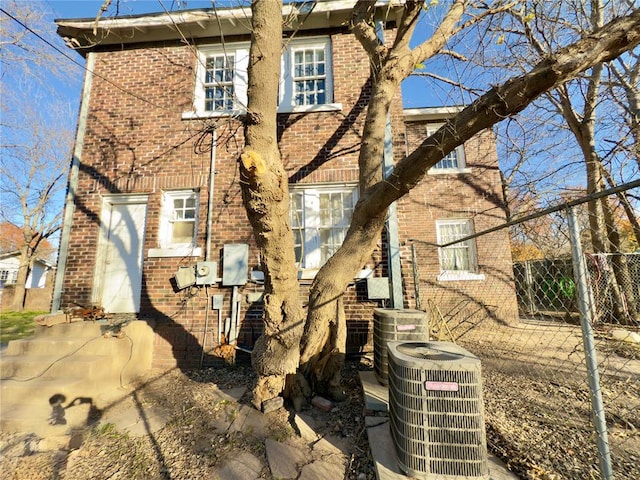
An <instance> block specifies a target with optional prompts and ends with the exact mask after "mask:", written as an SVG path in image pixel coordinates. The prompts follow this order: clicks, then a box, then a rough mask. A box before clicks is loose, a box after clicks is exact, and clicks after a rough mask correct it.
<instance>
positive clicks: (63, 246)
mask: <svg viewBox="0 0 640 480" xmlns="http://www.w3.org/2000/svg"><path fill="white" fill-rule="evenodd" d="M95 63H96V60H95V53H93V52H89V53H88V54H87V63H86V66H85V72H86V73H85V77H84V85H83V86H82V99H81V100H80V112H79V114H78V130H77V132H76V142H75V145H74V147H73V158H72V160H71V169H70V172H69V184H68V186H67V195H66V198H65V205H64V216H63V220H62V234H61V235H60V251H59V253H58V268H57V270H56V279H55V283H54V285H53V299H52V302H51V312H52V313H55V312H57V311H58V310H60V303H61V301H62V290H63V283H64V275H65V271H66V269H67V259H68V256H69V241H70V239H71V227H72V224H73V213H74V212H75V199H76V189H77V188H78V175H79V171H80V159H81V158H82V147H83V145H84V135H85V132H86V130H87V116H88V113H89V100H90V97H91V86H92V84H93V69H94V67H95Z"/></svg>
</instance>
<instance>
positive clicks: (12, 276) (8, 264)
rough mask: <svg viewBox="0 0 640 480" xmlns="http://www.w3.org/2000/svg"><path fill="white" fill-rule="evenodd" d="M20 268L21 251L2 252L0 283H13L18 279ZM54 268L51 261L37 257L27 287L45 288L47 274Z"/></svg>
mask: <svg viewBox="0 0 640 480" xmlns="http://www.w3.org/2000/svg"><path fill="white" fill-rule="evenodd" d="M19 268H20V252H8V253H3V254H0V284H2V285H13V284H15V283H16V280H17V279H18V269H19ZM52 270H53V265H51V264H50V263H49V262H47V261H45V260H42V259H39V258H36V259H35V260H33V263H32V264H31V269H30V270H29V276H28V277H27V281H26V283H25V288H44V287H45V285H46V283H47V275H48V274H49V272H51V271H52Z"/></svg>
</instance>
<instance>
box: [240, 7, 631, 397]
mask: <svg viewBox="0 0 640 480" xmlns="http://www.w3.org/2000/svg"><path fill="white" fill-rule="evenodd" d="M470 3H471V2H467V1H464V0H454V1H452V2H451V4H450V5H449V7H448V9H447V11H446V14H445V15H444V16H443V17H442V20H441V21H440V23H439V26H438V28H437V29H436V30H435V31H434V33H433V35H431V37H430V38H429V39H427V40H426V41H424V42H423V43H421V44H420V45H418V46H416V47H413V48H411V47H410V40H411V38H412V35H413V33H414V31H415V28H416V24H417V21H418V18H419V16H420V14H421V11H422V10H423V8H424V5H425V2H424V1H412V0H406V1H405V2H404V4H403V5H402V8H403V13H402V15H401V17H400V19H399V20H398V23H397V29H396V32H395V38H394V40H393V43H392V44H388V45H387V44H384V43H383V42H382V41H381V40H380V38H379V37H378V35H377V32H376V29H375V23H374V21H373V15H374V9H375V6H374V2H371V1H367V0H359V1H358V2H357V4H356V6H355V7H354V10H353V14H352V18H351V28H352V30H353V32H354V34H355V35H356V37H357V38H358V40H359V41H360V43H361V44H362V47H363V48H364V50H365V51H366V52H367V54H368V56H369V60H370V66H371V83H372V91H371V95H370V100H369V104H368V109H367V113H366V120H365V125H364V130H363V132H362V144H361V146H360V152H359V159H358V162H359V171H360V174H359V175H360V179H359V187H360V197H359V200H358V203H357V205H356V207H355V210H354V212H353V217H352V221H351V225H350V227H349V230H348V232H347V234H346V237H345V240H344V242H343V244H342V246H341V247H340V249H339V250H338V251H337V252H336V253H335V255H334V256H333V257H332V258H331V259H329V261H328V262H327V263H326V264H325V265H324V266H323V267H322V268H321V269H320V271H319V272H318V274H317V276H316V277H315V280H314V282H313V285H312V287H311V291H310V296H309V302H308V308H307V311H306V313H305V311H304V309H303V307H302V304H301V301H300V295H299V287H298V284H297V272H296V268H295V261H294V253H293V252H294V248H293V234H292V230H291V226H290V224H289V213H288V212H289V194H288V185H287V175H286V173H285V169H284V167H283V164H282V161H281V158H280V154H279V151H278V145H277V130H276V129H277V122H276V105H277V94H278V76H279V71H280V53H281V50H282V44H281V43H280V42H276V41H274V40H273V39H275V38H282V16H281V13H280V12H281V11H282V1H280V0H255V1H254V2H252V20H251V21H252V30H253V34H252V39H251V52H250V63H249V73H248V75H249V85H248V111H247V116H246V125H245V136H246V144H245V147H244V151H243V153H242V156H241V164H242V166H241V172H242V176H243V182H242V183H243V186H242V188H243V200H244V204H245V207H246V210H247V214H248V218H249V220H250V222H251V225H252V228H253V231H254V235H255V238H256V242H257V245H258V248H259V250H260V255H261V257H262V259H263V261H264V263H263V266H264V272H265V311H264V334H263V336H262V337H261V338H260V339H259V340H258V342H257V344H256V346H255V349H254V353H253V365H254V368H255V369H256V371H257V375H258V377H257V383H256V385H255V387H254V391H253V404H254V406H256V407H259V406H260V405H261V404H262V402H264V401H265V400H269V399H271V398H273V397H275V396H277V395H280V394H282V393H283V392H284V394H285V395H286V396H289V397H291V398H292V400H293V401H294V405H296V404H298V405H299V404H300V402H301V401H302V399H303V396H305V395H306V394H308V393H309V392H310V391H311V390H313V391H316V392H321V393H324V394H326V395H331V396H332V397H334V398H339V397H340V395H341V389H340V370H341V367H342V365H343V363H344V355H345V348H346V346H345V344H346V322H345V315H344V311H343V305H342V295H343V293H344V291H345V289H346V287H347V285H348V283H349V282H350V281H351V279H352V278H353V277H354V275H355V274H356V272H357V271H358V270H359V269H360V268H361V266H362V265H363V264H364V263H365V262H366V260H367V259H368V258H369V257H370V255H371V254H372V252H373V250H374V248H375V245H376V242H377V241H378V239H379V238H380V235H381V232H382V229H383V226H384V222H385V216H386V212H387V208H388V207H389V206H390V205H391V204H392V203H393V202H394V201H396V200H398V199H399V198H401V197H402V196H403V195H405V194H406V193H408V192H409V191H410V190H411V188H413V187H414V186H415V185H416V184H418V182H420V180H422V178H423V177H424V176H425V174H426V172H427V170H428V169H429V168H430V167H432V166H433V165H435V164H436V163H437V162H438V161H439V160H440V159H442V158H443V156H445V155H446V154H448V153H449V152H451V151H452V150H453V149H454V148H455V147H457V146H458V145H461V144H462V143H464V142H465V141H466V140H468V139H470V138H471V137H472V136H474V135H475V134H477V133H478V132H480V131H482V130H484V129H486V128H490V127H492V126H493V125H495V124H496V123H498V122H500V121H501V120H504V119H506V118H509V117H510V116H512V115H515V114H517V113H518V112H520V111H522V110H523V109H524V108H525V107H527V105H529V104H530V103H531V102H532V101H533V100H535V99H536V98H538V97H539V96H540V95H542V94H544V93H545V92H548V91H550V90H552V89H555V88H557V87H559V86H560V85H562V84H563V83H565V82H567V81H569V80H571V79H573V78H575V77H576V76H577V75H579V74H580V73H581V72H583V71H585V70H587V69H589V68H591V67H592V66H594V65H599V64H601V63H602V62H607V61H609V60H611V59H614V58H616V57H618V56H619V55H621V54H622V53H623V52H626V51H628V50H631V49H633V48H634V47H635V46H636V45H638V44H639V43H640V10H635V11H633V12H632V13H631V14H629V15H626V16H624V17H620V18H615V19H614V20H612V21H611V22H609V23H607V24H606V25H604V26H603V27H601V28H599V29H597V30H595V31H593V32H591V33H589V34H587V35H585V36H584V37H582V38H580V39H577V40H576V41H575V42H574V43H572V44H569V45H567V46H565V47H563V48H560V49H558V50H556V51H554V52H552V53H550V54H549V55H548V56H547V57H546V58H545V59H544V60H542V61H541V62H539V63H538V64H536V65H535V66H533V67H532V68H531V69H529V70H528V71H527V72H526V73H524V74H522V75H519V76H515V77H513V78H510V79H509V80H507V81H506V82H504V83H503V84H501V85H498V86H495V87H493V88H491V89H490V90H488V91H487V92H486V93H485V94H484V95H482V96H481V97H479V98H478V99H477V100H476V101H474V102H472V103H471V104H470V105H468V106H467V107H466V108H464V110H462V111H461V112H460V113H458V114H457V115H456V116H455V117H453V118H451V119H450V120H449V121H447V122H446V123H445V124H444V125H443V126H442V127H441V128H440V129H439V130H438V131H437V132H435V133H434V134H433V135H431V136H430V137H429V138H427V139H426V140H424V142H423V143H422V144H421V145H420V146H419V147H418V148H417V149H416V150H415V151H413V152H412V153H410V154H409V155H407V156H406V157H405V158H404V159H402V160H400V161H399V162H397V164H396V165H395V168H394V169H393V172H392V173H391V174H390V175H389V176H388V177H387V178H383V172H382V165H381V162H382V157H383V146H384V131H385V124H386V119H387V115H388V114H389V111H390V106H391V102H392V99H393V97H394V95H396V93H397V91H398V88H399V87H400V83H401V82H402V81H403V80H404V79H405V78H406V77H407V76H408V75H410V74H411V73H412V71H413V70H414V68H415V66H416V65H419V64H423V63H424V62H426V61H427V60H428V59H430V58H432V57H433V56H434V55H436V54H437V53H439V52H440V51H441V50H442V49H443V48H444V47H445V45H446V43H447V41H448V40H449V39H450V38H451V37H452V36H453V35H454V34H455V33H456V32H457V31H459V29H461V28H462V27H463V26H464V22H465V21H474V20H473V19H471V20H469V17H468V16H465V12H466V9H467V8H470V6H469V5H470ZM515 3H517V2H514V4H515ZM514 4H511V5H514ZM500 5H502V8H508V7H509V5H507V4H505V3H504V2H501V3H500Z"/></svg>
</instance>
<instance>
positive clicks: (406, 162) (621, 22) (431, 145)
mask: <svg viewBox="0 0 640 480" xmlns="http://www.w3.org/2000/svg"><path fill="white" fill-rule="evenodd" d="M638 44H640V9H637V10H634V11H633V12H632V13H631V14H630V15H628V16H625V17H621V18H617V19H614V20H612V21H611V22H609V23H608V24H607V25H605V26H604V27H603V28H601V29H599V30H597V31H595V32H593V33H591V34H590V35H587V36H586V37H584V38H582V39H580V40H579V41H577V42H575V43H574V44H571V45H569V46H567V47H565V48H563V49H560V50H559V51H557V52H556V54H555V55H553V56H550V57H549V58H547V59H545V60H543V61H541V62H540V63H538V64H537V65H536V66H534V67H533V68H532V69H531V70H530V71H529V72H528V73H526V74H525V75H521V76H517V77H514V78H511V79H510V80H508V81H507V82H505V83H504V84H502V85H500V86H497V87H494V88H492V89H491V90H489V91H488V92H487V93H486V94H484V95H483V96H482V97H480V98H479V99H478V100H476V101H475V102H473V103H472V104H471V105H469V106H468V107H467V108H465V109H464V110H463V111H462V112H460V113H459V114H458V115H456V116H455V117H454V118H452V119H450V120H449V121H448V122H447V123H445V125H444V126H443V127H441V128H440V129H439V130H438V131H437V132H436V133H435V134H433V135H432V136H431V137H429V138H427V139H426V140H425V141H424V142H423V143H422V144H421V145H420V146H419V147H418V148H417V149H416V150H415V151H414V152H413V153H411V154H410V155H409V156H407V157H405V158H404V159H403V160H401V161H400V162H398V164H397V166H396V168H395V170H394V172H393V173H392V174H391V175H390V176H389V177H388V178H387V179H386V180H384V181H382V182H379V183H378V184H376V185H374V186H372V187H371V188H370V189H369V191H368V192H367V195H363V197H362V198H363V201H362V205H360V206H359V208H360V209H363V210H365V211H367V212H369V214H371V215H375V214H376V213H377V212H380V211H382V210H384V209H386V208H387V207H388V206H389V205H390V204H391V203H392V202H394V201H395V200H397V199H399V198H400V197H402V196H403V195H405V194H406V193H408V192H409V190H410V189H411V188H412V187H414V186H415V185H416V184H417V183H418V182H419V181H420V180H422V178H423V177H424V176H425V174H426V172H427V170H428V169H429V168H431V167H432V166H433V165H435V164H436V163H437V162H438V161H439V160H440V159H441V158H442V157H443V156H444V155H446V154H448V153H449V152H451V151H453V149H454V148H456V147H457V146H459V145H462V144H463V143H464V142H465V141H467V140H469V139H470V138H471V137H473V136H474V135H475V134H477V133H479V132H480V131H482V130H484V129H486V128H489V127H491V126H493V125H495V124H496V123H498V122H500V121H502V120H504V119H506V118H508V117H510V116H512V115H515V114H517V113H519V112H521V111H522V110H524V109H525V108H526V107H527V106H528V105H529V104H530V103H531V102H532V101H533V100H535V99H536V98H538V97H539V96H541V95H542V94H544V93H545V92H548V91H549V90H552V89H554V88H557V87H559V86H560V85H562V84H563V83H565V82H567V81H569V80H571V79H573V78H575V77H576V76H578V75H579V74H580V73H582V72H583V71H585V70H587V69H588V68H591V67H592V66H593V65H596V64H598V63H601V62H607V61H609V60H612V59H613V58H616V57H618V56H619V55H621V54H622V53H625V52H627V51H629V50H631V49H633V48H635V47H636V46H637V45H638Z"/></svg>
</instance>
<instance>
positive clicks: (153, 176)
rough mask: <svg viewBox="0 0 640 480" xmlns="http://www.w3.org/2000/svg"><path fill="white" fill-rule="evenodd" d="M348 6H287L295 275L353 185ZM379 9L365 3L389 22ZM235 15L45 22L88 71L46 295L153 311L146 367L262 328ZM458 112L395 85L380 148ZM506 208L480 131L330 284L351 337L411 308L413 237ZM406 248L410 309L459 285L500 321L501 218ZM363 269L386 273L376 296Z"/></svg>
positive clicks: (455, 303)
mask: <svg viewBox="0 0 640 480" xmlns="http://www.w3.org/2000/svg"><path fill="white" fill-rule="evenodd" d="M352 6H353V2H348V1H342V0H340V1H338V0H336V1H326V2H318V3H317V4H316V5H315V8H314V9H313V10H311V11H304V12H297V14H296V15H294V14H293V13H292V12H294V13H295V9H296V8H298V7H296V6H295V5H287V6H285V10H286V12H285V13H284V15H285V16H286V18H287V20H288V21H287V23H286V26H285V34H286V36H287V37H289V39H288V41H287V42H286V49H285V50H284V52H283V56H282V82H281V88H280V103H279V110H280V114H279V118H278V121H279V127H280V129H279V145H280V149H281V153H282V158H283V162H284V165H285V167H286V169H287V171H288V174H289V183H290V189H291V212H290V214H291V222H292V227H293V230H294V235H295V238H296V255H297V260H298V264H299V267H300V275H299V276H300V283H301V284H302V285H303V287H304V288H305V289H306V288H307V287H308V285H310V283H311V280H312V279H313V276H314V275H315V272H317V270H318V268H320V267H321V266H322V264H323V263H324V262H325V261H326V260H327V258H329V256H331V254H332V253H333V252H334V251H335V250H336V249H337V248H338V247H339V245H340V243H341V241H342V239H343V237H344V234H345V232H346V229H347V227H348V223H349V218H350V215H351V212H352V210H353V207H354V205H355V202H356V201H357V198H358V188H357V185H358V170H357V155H358V148H359V142H360V135H361V132H362V126H363V121H364V115H365V111H366V105H367V102H368V95H369V92H370V89H369V88H368V83H367V79H368V76H369V63H368V60H367V57H366V55H365V53H364V52H363V50H362V48H361V47H360V45H359V44H358V42H357V41H356V39H355V38H354V36H353V35H352V34H350V33H349V31H348V28H347V26H346V25H347V24H348V22H347V20H348V18H349V15H350V13H351V7H352ZM394 8H395V7H384V8H380V9H379V12H378V17H379V20H380V21H381V22H382V24H383V25H385V28H386V31H385V35H388V36H393V35H394V30H393V27H394V21H393V18H394V15H395V14H396V12H395V11H394ZM248 15H250V12H249V11H248V10H247V9H220V8H217V9H215V10H191V11H183V12H179V13H174V14H166V13H161V14H149V15H139V16H129V17H121V18H118V19H102V20H100V21H99V22H98V24H97V30H96V31H97V36H94V33H93V32H94V27H96V25H95V21H94V19H65V20H57V24H58V33H59V34H60V35H61V36H62V37H64V38H65V39H66V41H67V42H68V43H69V44H70V45H76V46H81V47H82V48H79V52H81V53H82V54H83V55H84V56H85V57H86V59H87V72H88V73H87V74H86V76H85V82H84V89H83V96H82V104H81V109H80V117H79V128H78V137H77V141H76V147H75V151H74V159H73V162H72V167H71V172H70V177H69V182H70V188H69V192H70V193H69V196H68V199H67V204H66V209H65V222H64V227H63V233H62V240H61V248H60V255H59V264H58V268H59V270H58V276H57V278H56V286H55V291H54V300H53V306H54V309H55V308H65V307H66V306H67V305H71V304H84V305H91V304H95V305H99V306H102V307H104V308H105V310H106V311H107V312H112V313H113V314H118V313H123V314H130V313H132V312H135V313H137V314H138V318H141V319H147V320H149V321H150V322H152V323H153V325H154V328H155V332H156V342H155V347H154V364H155V365H156V366H161V367H168V366H172V365H175V364H178V365H184V366H193V365H197V364H198V362H199V361H201V352H202V349H203V348H204V349H205V350H207V352H208V351H209V350H210V349H211V348H213V347H215V346H216V345H217V344H218V339H219V332H220V331H223V332H228V333H229V334H230V335H231V337H232V339H234V338H235V337H237V338H238V342H239V343H240V344H243V345H246V346H248V347H250V346H251V344H252V343H253V341H255V339H256V338H257V336H258V335H259V334H260V331H261V322H260V315H261V311H262V305H261V303H260V302H261V295H260V293H261V290H262V285H261V278H262V277H261V275H260V274H261V272H260V259H259V256H258V254H257V250H256V248H255V241H254V239H253V236H252V231H251V228H250V225H249V223H248V220H247V218H246V214H245V211H244V208H243V206H242V200H241V194H240V182H241V177H240V172H239V167H238V158H239V155H240V153H241V150H242V147H243V136H242V135H243V131H242V115H243V109H244V106H245V105H246V80H247V76H246V68H247V61H248V50H249V40H250V36H249V20H247V17H248ZM185 39H189V42H188V43H189V44H186V43H185ZM457 110H458V109H456V108H426V109H417V110H406V111H404V112H403V111H402V107H401V102H400V92H398V101H397V102H395V107H394V110H393V112H392V115H391V119H390V121H391V127H392V132H393V134H392V138H390V139H389V142H388V144H389V147H390V148H389V149H388V152H389V155H388V156H387V158H386V162H387V163H388V164H392V162H393V158H394V157H395V158H401V157H402V156H403V155H404V154H405V153H406V151H409V150H412V149H413V148H414V147H415V146H416V145H418V143H420V141H421V139H424V138H425V137H426V135H427V134H428V133H429V132H430V131H431V129H433V128H435V127H436V126H437V125H438V123H441V122H442V121H444V120H445V119H446V118H447V117H449V116H451V115H452V114H453V113H455V112H456V111H457ZM212 145H213V147H212ZM504 221H505V211H504V205H503V197H502V190H501V182H500V172H499V171H498V163H497V157H496V151H495V140H494V136H493V133H492V132H491V131H486V132H483V133H481V134H479V135H478V136H477V137H475V138H474V139H472V140H471V141H469V142H468V143H467V144H465V145H464V147H460V148H459V149H457V150H456V152H453V153H452V154H450V155H449V156H447V158H446V159H444V160H443V161H442V162H441V163H440V164H438V165H437V166H436V167H434V168H433V169H432V171H431V172H430V175H428V177H427V178H426V179H425V181H424V182H422V183H421V184H420V185H419V186H418V187H416V188H415V189H414V190H413V191H412V192H411V193H410V194H409V195H408V196H407V197H406V198H403V199H402V200H401V201H399V202H397V205H396V206H395V213H394V212H392V214H391V215H390V220H389V222H390V223H389V225H388V228H387V229H386V231H385V234H384V236H383V238H381V239H380V249H379V250H377V251H376V252H375V253H374V255H373V256H372V258H371V262H370V263H369V264H367V265H363V270H362V272H360V274H359V276H358V277H360V278H355V279H354V282H353V284H352V285H351V286H350V287H349V288H348V290H347V292H346V295H345V305H346V311H347V315H348V328H349V336H348V347H349V349H350V350H351V351H356V350H358V349H361V348H369V347H370V344H371V335H372V328H373V327H372V310H373V309H374V308H376V307H380V306H394V307H397V308H413V307H415V305H416V303H415V302H416V298H415V289H414V285H413V283H414V275H413V265H412V252H411V249H410V245H411V242H409V240H410V239H418V240H421V241H427V242H432V243H434V242H440V243H444V242H446V241H449V240H451V239H453V238H460V237H461V236H464V235H465V234H468V233H472V232H474V231H479V230H482V229H485V228H488V227H492V226H495V225H498V224H500V223H503V222H504ZM421 245H422V244H421ZM416 250H418V252H417V256H418V262H417V267H418V272H419V278H420V282H421V289H420V295H421V298H422V302H421V303H422V306H423V308H424V307H425V303H426V302H425V299H427V298H431V299H433V301H434V302H437V304H438V306H439V308H440V309H441V310H442V311H443V312H445V313H447V312H453V309H454V308H455V311H456V312H457V313H456V314H457V315H459V316H464V315H465V314H466V313H468V310H467V311H465V309H464V308H460V297H461V296H462V297H464V298H465V299H471V300H470V301H471V303H473V304H474V306H473V309H474V310H477V306H478V305H491V306H495V308H493V307H491V308H490V309H489V310H490V313H491V315H492V316H494V317H495V318H498V319H502V320H505V321H510V320H513V319H514V318H515V315H516V312H517V310H516V302H515V294H514V287H513V279H512V277H513V274H512V267H511V257H510V249H509V244H508V237H507V232H506V231H502V232H495V233H493V234H491V235H490V236H488V237H486V238H485V237H482V238H479V239H477V240H473V241H469V242H467V243H465V244H464V246H460V247H455V248H453V247H451V248H446V249H442V250H441V251H440V252H439V253H438V250H437V249H435V248H432V250H431V251H428V249H426V247H425V248H422V249H420V248H417V249H416ZM203 262H207V263H203ZM211 262H216V264H213V263H211ZM365 276H370V277H380V278H390V282H386V280H381V281H379V282H378V286H379V285H380V282H382V286H383V288H382V289H381V293H373V292H369V291H367V288H366V284H367V282H366V281H364V280H361V278H363V277H365ZM422 282H425V284H424V285H422ZM386 286H389V288H386V289H385V288H384V287H386ZM385 290H387V291H385ZM389 296H390V297H392V298H390V299H389V300H386V299H385V297H389ZM498 299H500V302H498ZM505 299H506V301H505ZM212 310H215V313H214V311H212ZM465 312H466V313H465ZM452 315H453V314H452ZM219 320H220V321H219ZM236 324H237V329H236V328H235V327H236ZM234 332H235V333H234ZM207 361H209V357H207V359H205V363H206V362H207Z"/></svg>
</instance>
